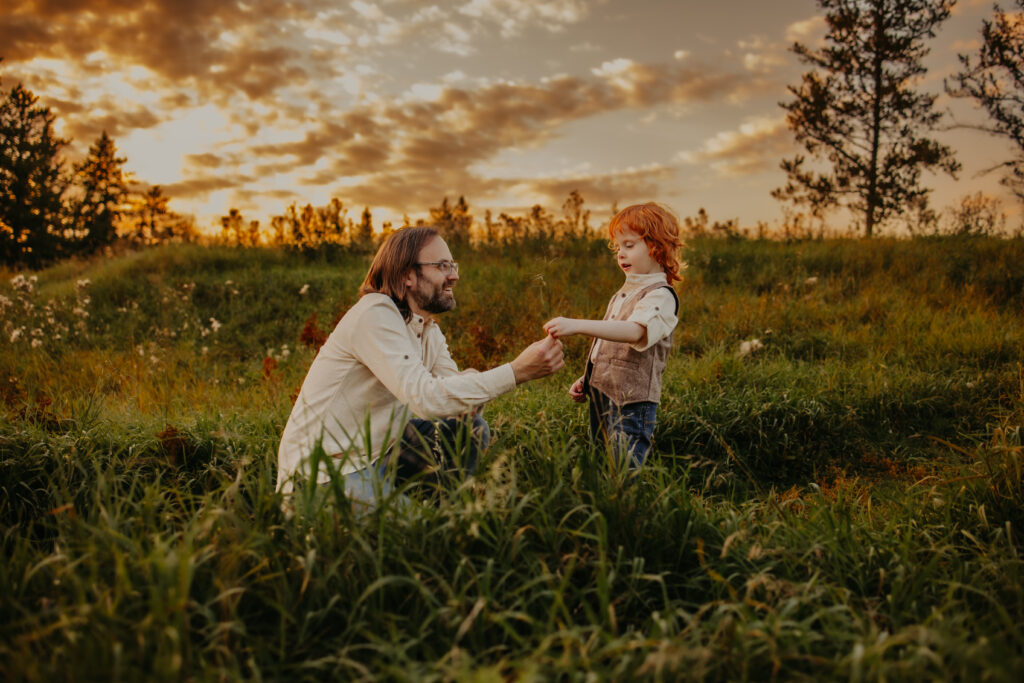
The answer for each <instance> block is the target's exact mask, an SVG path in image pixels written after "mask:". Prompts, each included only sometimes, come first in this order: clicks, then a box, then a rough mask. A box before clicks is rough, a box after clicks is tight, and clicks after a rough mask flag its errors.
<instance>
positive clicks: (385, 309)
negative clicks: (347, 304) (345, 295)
mask: <svg viewBox="0 0 1024 683" xmlns="http://www.w3.org/2000/svg"><path fill="white" fill-rule="evenodd" d="M395 319H397V321H398V322H401V321H402V314H401V313H399V311H398V306H396V305H395V302H394V301H392V300H391V297H389V296H388V295H386V294H378V293H376V292H371V293H369V294H364V295H363V296H361V297H359V300H358V301H356V302H355V304H353V305H352V307H351V308H349V309H348V310H347V311H345V315H343V316H342V317H341V322H340V323H339V325H344V326H349V325H355V326H357V327H363V326H365V325H379V324H381V323H384V322H385V321H386V322H388V323H390V322H392V321H394V320H395Z"/></svg>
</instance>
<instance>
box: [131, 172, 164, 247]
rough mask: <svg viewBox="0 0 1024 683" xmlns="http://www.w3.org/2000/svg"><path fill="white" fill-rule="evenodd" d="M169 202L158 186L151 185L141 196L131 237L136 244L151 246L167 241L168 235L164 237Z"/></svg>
mask: <svg viewBox="0 0 1024 683" xmlns="http://www.w3.org/2000/svg"><path fill="white" fill-rule="evenodd" d="M169 201H170V199H169V198H168V197H167V195H165V194H164V193H163V190H162V189H161V188H160V186H159V185H153V186H152V187H150V188H149V189H148V190H147V191H146V192H144V193H143V194H142V197H141V202H140V204H139V208H138V221H137V222H136V224H135V235H133V237H134V239H135V240H136V241H137V242H139V243H141V244H153V243H159V242H164V241H167V239H168V237H169V235H166V234H165V231H166V226H167V219H168V217H169V215H170V212H169V211H168V209H167V203H168V202H169Z"/></svg>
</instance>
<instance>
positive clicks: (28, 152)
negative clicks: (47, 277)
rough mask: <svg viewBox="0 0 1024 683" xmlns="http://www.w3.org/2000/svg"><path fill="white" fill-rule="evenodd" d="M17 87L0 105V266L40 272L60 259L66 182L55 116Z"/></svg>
mask: <svg viewBox="0 0 1024 683" xmlns="http://www.w3.org/2000/svg"><path fill="white" fill-rule="evenodd" d="M38 100H39V98H37V97H36V96H35V95H33V94H32V93H31V92H29V91H28V90H26V89H25V88H23V87H22V86H21V84H18V85H16V86H14V88H12V89H11V90H10V92H8V93H7V94H6V96H5V97H4V99H3V101H0V263H3V264H5V265H14V264H24V265H28V266H30V267H38V266H41V265H43V264H45V263H47V262H49V261H52V260H54V259H55V258H57V257H58V256H60V255H61V253H62V247H63V244H64V238H63V232H64V228H65V217H66V211H65V205H64V194H65V192H66V191H67V188H68V184H69V178H68V174H67V172H66V170H65V166H64V160H63V158H62V157H61V150H62V148H64V147H65V146H66V145H67V144H68V141H67V140H64V139H62V138H59V137H57V136H56V135H55V134H54V131H53V122H54V115H53V114H52V113H51V112H50V109H49V108H48V107H43V106H39V105H38Z"/></svg>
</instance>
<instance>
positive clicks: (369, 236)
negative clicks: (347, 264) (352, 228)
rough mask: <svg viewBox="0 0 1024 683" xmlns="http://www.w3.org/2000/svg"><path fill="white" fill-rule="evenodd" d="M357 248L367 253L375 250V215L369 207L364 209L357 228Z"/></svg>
mask: <svg viewBox="0 0 1024 683" xmlns="http://www.w3.org/2000/svg"><path fill="white" fill-rule="evenodd" d="M356 246H357V247H359V248H360V249H363V250H365V251H372V250H373V214H371V213H370V207H368V206H367V207H364V208H363V215H362V217H361V218H360V219H359V225H357V226H356Z"/></svg>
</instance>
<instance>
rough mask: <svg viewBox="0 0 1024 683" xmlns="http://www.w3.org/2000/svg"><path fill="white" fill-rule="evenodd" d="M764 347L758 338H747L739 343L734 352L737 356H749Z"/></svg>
mask: <svg viewBox="0 0 1024 683" xmlns="http://www.w3.org/2000/svg"><path fill="white" fill-rule="evenodd" d="M763 348H764V344H762V343H761V340H760V339H748V340H746V341H743V342H741V343H740V349H739V351H737V352H736V356H737V357H738V358H743V357H744V356H749V355H750V354H752V353H757V352H758V351H760V350H761V349H763Z"/></svg>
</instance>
